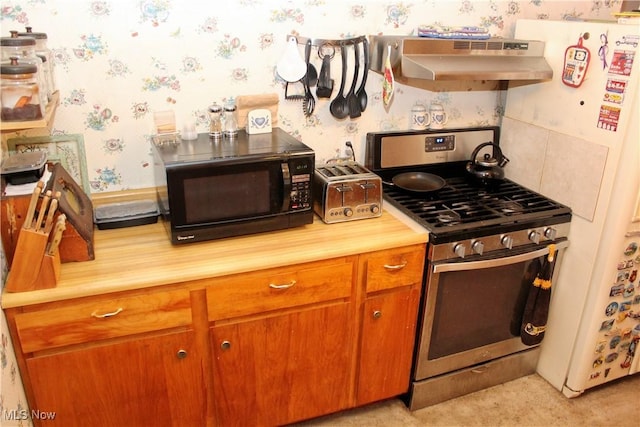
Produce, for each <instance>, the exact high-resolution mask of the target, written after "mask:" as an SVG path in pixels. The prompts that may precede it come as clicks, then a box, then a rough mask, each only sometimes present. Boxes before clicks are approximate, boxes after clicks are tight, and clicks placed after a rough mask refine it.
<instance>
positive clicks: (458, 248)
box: [453, 243, 466, 258]
mask: <svg viewBox="0 0 640 427" xmlns="http://www.w3.org/2000/svg"><path fill="white" fill-rule="evenodd" d="M453 252H454V253H455V254H456V255H458V256H459V257H460V258H464V255H465V252H466V248H465V247H464V245H463V244H462V243H456V244H455V245H453Z"/></svg>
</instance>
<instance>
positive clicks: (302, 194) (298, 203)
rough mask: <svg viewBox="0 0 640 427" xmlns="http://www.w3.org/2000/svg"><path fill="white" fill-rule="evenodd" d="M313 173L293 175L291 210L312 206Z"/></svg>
mask: <svg viewBox="0 0 640 427" xmlns="http://www.w3.org/2000/svg"><path fill="white" fill-rule="evenodd" d="M312 202H313V201H312V200H311V174H308V173H305V174H299V175H293V176H292V177H291V205H290V206H291V207H290V209H291V210H298V209H309V208H311V203H312Z"/></svg>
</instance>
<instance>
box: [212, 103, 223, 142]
mask: <svg viewBox="0 0 640 427" xmlns="http://www.w3.org/2000/svg"><path fill="white" fill-rule="evenodd" d="M209 136H211V137H212V138H214V139H218V138H220V137H221V136H222V107H221V106H219V105H218V104H216V103H215V102H214V103H213V105H211V106H210V107H209Z"/></svg>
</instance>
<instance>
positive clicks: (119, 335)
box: [8, 289, 207, 427]
mask: <svg viewBox="0 0 640 427" xmlns="http://www.w3.org/2000/svg"><path fill="white" fill-rule="evenodd" d="M8 320H9V322H10V324H12V325H14V328H15V331H17V336H18V337H19V342H20V346H19V347H17V348H19V350H20V352H19V353H21V354H22V355H23V365H22V370H23V377H24V378H25V380H26V382H27V384H28V386H27V387H26V388H27V392H28V395H29V396H30V406H31V409H33V410H37V411H42V412H45V413H55V418H53V419H51V420H46V421H42V424H41V425H45V426H65V427H67V426H87V425H91V426H116V425H122V426H124V425H126V426H150V425H154V426H184V425H198V426H201V425H205V421H206V417H207V412H206V407H207V405H206V381H207V378H206V375H205V371H204V370H203V365H204V364H205V360H206V357H205V356H204V355H203V354H202V347H203V346H202V345H198V341H197V339H196V334H195V332H194V330H193V324H192V323H193V321H192V309H191V298H190V293H189V291H188V290H187V289H174V290H167V291H164V292H147V293H139V292H132V293H130V294H125V295H120V296H117V297H111V298H101V297H97V298H88V299H83V300H79V301H66V302H63V303H59V304H47V305H45V306H43V307H42V308H38V309H34V308H28V309H26V310H24V311H22V312H18V313H15V312H9V313H8ZM39 421H40V420H34V423H35V424H36V425H38V422H39Z"/></svg>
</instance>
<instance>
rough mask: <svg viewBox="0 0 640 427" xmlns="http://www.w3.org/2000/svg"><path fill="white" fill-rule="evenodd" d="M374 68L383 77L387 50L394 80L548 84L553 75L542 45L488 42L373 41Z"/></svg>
mask: <svg viewBox="0 0 640 427" xmlns="http://www.w3.org/2000/svg"><path fill="white" fill-rule="evenodd" d="M370 46H371V47H370V54H371V65H370V69H371V70H373V71H376V72H379V73H384V64H385V60H386V58H387V51H388V47H389V46H390V47H391V67H392V68H393V72H394V77H395V80H397V81H398V82H400V83H405V84H408V85H414V86H420V84H413V83H418V82H419V81H420V80H546V79H550V78H551V77H552V76H553V71H552V70H551V67H550V66H549V64H548V63H547V61H546V60H545V59H544V56H543V54H544V42H541V41H533V40H513V39H501V38H490V39H486V40H470V39H434V38H426V37H406V36H371V37H370Z"/></svg>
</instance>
